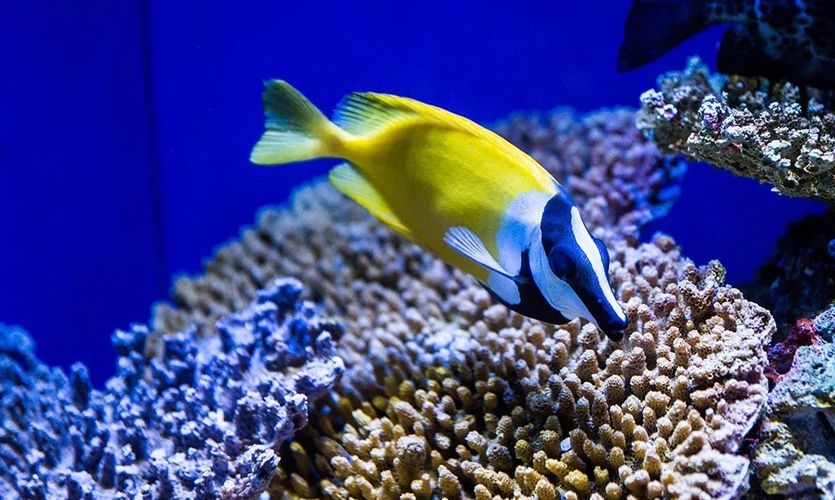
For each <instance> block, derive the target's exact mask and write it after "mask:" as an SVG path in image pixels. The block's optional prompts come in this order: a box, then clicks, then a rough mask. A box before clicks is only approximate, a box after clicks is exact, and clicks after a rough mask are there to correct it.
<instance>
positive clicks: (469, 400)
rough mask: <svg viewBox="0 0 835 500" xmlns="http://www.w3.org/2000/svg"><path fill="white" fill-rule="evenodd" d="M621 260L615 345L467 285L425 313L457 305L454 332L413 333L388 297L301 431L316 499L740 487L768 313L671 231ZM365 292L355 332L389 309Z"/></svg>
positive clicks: (283, 478) (698, 491)
mask: <svg viewBox="0 0 835 500" xmlns="http://www.w3.org/2000/svg"><path fill="white" fill-rule="evenodd" d="M612 253H613V264H612V266H613V268H612V276H613V283H614V286H615V287H616V289H617V290H618V293H619V294H620V297H621V300H622V301H624V302H625V303H626V304H627V309H628V310H629V312H630V313H631V315H632V317H633V318H635V319H634V321H633V324H632V325H631V326H630V329H631V330H632V333H631V335H630V336H629V337H628V340H627V341H625V342H624V343H620V344H615V343H612V342H610V341H608V340H606V339H604V338H603V337H602V335H601V334H600V333H599V332H598V331H597V329H596V328H594V327H593V326H591V325H588V324H585V325H584V324H581V323H580V322H579V321H573V322H571V323H569V324H568V325H565V326H563V327H551V326H546V325H542V324H541V323H538V322H535V321H531V320H528V319H525V318H522V317H520V316H518V315H515V314H513V313H509V312H508V311H507V310H505V309H504V308H502V307H501V306H496V305H492V304H491V302H490V300H489V297H488V296H487V294H486V293H485V292H483V291H482V290H480V289H478V288H475V287H472V286H467V285H466V284H462V287H461V289H460V290H457V291H454V292H453V293H448V292H445V291H444V290H441V289H436V290H435V292H436V294H438V295H439V297H438V298H437V299H436V300H437V303H436V304H429V305H425V306H424V307H423V308H421V309H420V310H421V311H427V312H428V311H431V310H433V309H435V310H438V311H444V315H445V319H444V321H442V322H434V323H433V322H432V321H430V322H429V324H428V325H427V324H424V325H411V326H410V324H409V319H408V318H409V314H408V312H407V311H408V310H409V306H408V305H406V304H396V303H392V304H389V305H388V306H387V309H389V310H387V311H386V313H385V314H383V316H382V318H381V322H380V323H379V324H377V325H375V326H374V327H373V328H370V329H366V330H364V331H359V330H356V335H357V337H358V338H356V339H354V342H355V341H356V340H360V339H362V345H363V348H362V350H361V351H360V352H362V354H363V355H364V359H365V362H363V364H362V365H361V366H362V369H361V370H357V371H355V372H352V375H351V376H349V377H346V378H345V379H344V380H343V383H342V384H341V385H340V386H339V387H338V389H337V395H336V396H334V398H333V399H332V400H331V401H330V403H329V404H328V405H327V408H328V409H329V410H330V411H331V412H333V413H334V415H338V416H339V417H338V418H336V417H333V418H326V419H325V418H323V419H320V420H319V421H316V422H313V425H312V426H311V427H309V428H308V429H306V430H305V431H304V432H303V433H302V434H301V436H300V437H299V442H301V443H303V444H304V445H305V446H304V447H305V449H306V450H307V453H308V457H307V459H306V461H307V462H309V463H316V464H318V465H319V467H318V468H317V474H309V475H307V476H306V477H303V478H302V479H304V482H303V484H304V491H308V492H310V491H316V492H319V493H320V494H323V495H326V496H329V497H336V498H348V497H349V496H350V497H364V498H380V497H391V496H394V495H407V496H409V495H412V496H414V497H416V498H421V497H429V496H431V495H437V494H439V492H442V491H443V490H442V488H446V489H448V490H449V491H452V492H457V494H456V495H455V497H457V496H461V495H463V496H467V497H475V498H492V497H493V496H494V495H500V496H502V497H513V496H516V497H519V496H522V497H530V496H532V495H534V494H537V495H542V496H544V497H548V496H550V495H552V494H553V495H556V494H557V492H563V493H564V494H566V495H567V496H568V497H569V498H570V497H572V496H574V497H577V496H579V497H587V496H589V495H591V494H597V495H602V496H605V497H613V498H618V497H621V496H625V495H627V494H631V495H635V496H637V497H661V496H665V495H669V496H678V497H691V496H696V497H698V496H702V497H710V498H720V497H731V496H734V495H736V494H739V493H741V492H744V490H745V488H746V487H747V478H748V460H747V459H746V458H744V457H743V456H740V455H739V454H738V448H739V445H740V443H741V439H742V437H743V435H745V434H746V433H747V431H748V429H750V427H751V426H752V425H753V423H754V421H755V420H756V419H757V417H758V416H759V414H760V410H761V407H762V405H763V403H764V402H765V398H766V392H767V386H766V380H765V377H764V375H763V369H764V367H765V364H766V359H765V352H764V346H765V345H766V344H767V342H768V340H769V337H770V334H771V332H772V331H773V329H774V323H773V320H772V319H771V318H770V316H769V315H768V313H767V311H765V310H763V309H761V308H759V307H758V306H756V305H754V304H752V303H750V302H747V301H745V300H744V299H743V298H742V296H741V294H740V293H739V292H738V291H737V290H735V289H733V288H730V287H728V286H726V285H724V284H722V281H721V279H722V276H723V272H722V269H721V267H720V266H719V265H718V264H716V263H711V264H710V265H708V266H707V267H705V268H702V269H698V268H696V267H695V266H694V265H693V264H692V263H690V262H689V261H687V260H686V259H683V258H681V257H680V256H679V252H678V248H677V247H676V246H675V244H674V243H673V242H672V241H671V240H670V239H669V238H666V237H660V238H658V239H656V240H655V241H654V242H653V243H652V244H645V245H641V246H640V247H638V248H631V247H630V246H628V245H627V244H625V243H623V242H620V243H617V244H615V245H614V248H613V252H612ZM648 269H650V270H652V271H653V272H648V271H647V270H648ZM448 279H449V280H452V281H455V280H457V279H458V278H457V277H456V276H454V275H450V276H449V277H448ZM685 290H687V291H685ZM367 300H368V302H364V303H363V302H360V303H359V304H357V307H359V310H358V311H357V312H356V313H354V314H355V315H352V316H351V317H349V318H346V321H347V323H348V324H349V325H350V324H356V323H358V322H361V321H363V318H366V317H367V315H373V314H374V313H379V310H378V303H377V301H376V300H375V298H374V297H367ZM433 305H434V307H432V306H433ZM398 309H399V311H398ZM352 344H353V342H352ZM439 346H445V347H444V348H442V349H439ZM349 349H351V350H353V349H355V348H354V347H352V348H349ZM351 357H354V356H351ZM362 374H364V375H365V376H362ZM340 419H343V420H344V421H345V422H346V425H344V428H342V429H340V428H339V426H338V425H336V424H335V423H334V422H335V421H337V420H340ZM441 470H443V471H444V473H443V476H442V475H441V474H440V472H438V473H437V474H436V473H435V471H441ZM293 472H294V471H292V470H289V469H288V470H284V471H283V474H282V475H280V476H279V485H280V486H282V487H283V488H287V489H291V490H293V491H295V492H296V493H298V490H297V489H295V486H294V485H293V483H292V482H290V481H289V476H290V475H291V474H292V473H293ZM318 475H322V476H323V477H324V479H323V480H321V481H320V482H319V483H318V485H317V484H316V482H315V478H316V477H318ZM453 479H454V481H453ZM299 482H301V480H300V479H299V478H297V479H296V483H299ZM445 494H448V493H445Z"/></svg>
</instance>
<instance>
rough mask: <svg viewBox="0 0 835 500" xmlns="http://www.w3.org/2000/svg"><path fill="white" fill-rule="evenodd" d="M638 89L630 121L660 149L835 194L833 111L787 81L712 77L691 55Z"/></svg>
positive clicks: (802, 192) (781, 186) (782, 184)
mask: <svg viewBox="0 0 835 500" xmlns="http://www.w3.org/2000/svg"><path fill="white" fill-rule="evenodd" d="M658 86H659V88H658V89H657V90H649V91H647V92H645V93H644V94H643V95H642V96H641V105H642V107H641V110H640V112H639V114H638V127H639V128H640V129H641V130H642V131H643V132H644V133H646V134H647V135H648V136H650V137H652V139H653V140H654V141H655V142H656V144H658V146H659V147H660V148H661V149H662V150H664V151H673V152H678V153H685V154H687V155H688V156H690V157H692V158H695V159H697V160H700V161H704V162H707V163H710V164H713V165H716V166H718V167H721V168H724V169H727V170H730V171H731V172H733V173H735V174H737V175H742V176H745V177H751V178H754V179H758V180H760V181H762V182H768V183H770V184H772V185H774V188H775V189H776V190H777V191H779V192H780V193H782V194H785V195H790V196H803V197H810V198H819V199H823V200H828V201H829V202H833V201H835V113H833V112H832V111H827V108H825V107H824V106H823V104H822V103H821V102H822V101H824V100H826V99H824V98H823V97H822V96H819V95H817V94H814V95H812V97H811V99H810V100H809V102H808V106H807V108H808V109H804V103H803V99H802V96H801V93H800V90H799V89H798V88H797V87H794V86H792V85H791V84H780V85H774V86H771V87H770V86H769V84H768V82H765V81H761V80H757V79H744V78H725V77H721V76H712V75H710V74H709V72H708V70H707V68H706V67H705V66H704V65H702V64H701V63H700V62H699V61H698V60H697V59H693V60H691V62H690V64H689V66H688V67H687V69H686V70H685V71H683V72H672V73H667V74H665V75H662V76H661V77H660V78H659V84H658Z"/></svg>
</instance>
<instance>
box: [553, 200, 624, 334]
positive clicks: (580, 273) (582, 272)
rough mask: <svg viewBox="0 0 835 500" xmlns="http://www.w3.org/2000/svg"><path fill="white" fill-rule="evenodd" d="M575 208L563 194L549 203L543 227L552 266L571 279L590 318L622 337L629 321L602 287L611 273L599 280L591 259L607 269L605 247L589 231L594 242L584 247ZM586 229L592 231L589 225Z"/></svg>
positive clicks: (558, 273)
mask: <svg viewBox="0 0 835 500" xmlns="http://www.w3.org/2000/svg"><path fill="white" fill-rule="evenodd" d="M572 209H574V204H573V203H572V202H571V199H570V198H569V197H568V196H567V195H562V194H558V195H556V196H554V198H552V199H551V200H549V202H548V203H547V204H546V206H545V210H544V212H543V214H542V222H541V225H540V227H541V229H542V245H543V248H544V250H545V252H546V255H548V262H549V267H550V268H551V270H552V272H554V274H555V275H556V276H557V277H558V278H559V279H561V280H563V281H565V282H566V283H568V285H569V286H570V287H571V289H572V290H573V291H574V293H575V294H576V295H577V297H578V298H579V299H580V301H581V302H582V303H583V305H584V306H585V307H586V309H587V310H588V312H589V314H590V315H591V316H592V318H586V319H594V321H595V322H596V323H597V324H598V325H599V326H600V328H601V329H602V330H603V331H604V333H606V335H608V336H609V337H611V338H616V339H619V338H621V337H622V336H623V334H622V333H619V332H620V330H622V329H624V328H626V326H627V323H626V322H624V321H623V320H622V319H621V317H620V315H619V314H618V311H617V310H616V309H615V308H614V307H613V305H612V304H611V303H610V302H609V301H608V300H607V298H606V294H605V293H604V290H603V289H602V288H601V287H602V286H604V285H605V286H609V281H608V276H602V277H601V279H600V280H599V279H598V276H597V273H596V272H595V269H594V265H592V262H591V260H590V259H599V260H600V262H598V264H599V265H600V267H601V268H602V269H603V272H604V273H605V272H606V265H605V259H603V254H602V250H601V249H600V248H599V247H598V246H597V244H596V242H595V241H594V239H593V237H592V236H591V235H590V234H585V235H583V236H587V237H588V238H590V239H591V242H592V244H591V245H590V248H589V249H588V250H587V251H588V252H589V254H587V253H586V252H585V251H583V248H582V247H581V245H580V244H579V242H578V241H577V237H578V235H576V234H574V230H573V225H572ZM582 230H583V231H586V233H587V232H588V230H587V229H586V228H585V225H583V228H582ZM566 261H568V262H566ZM601 280H602V282H603V284H601Z"/></svg>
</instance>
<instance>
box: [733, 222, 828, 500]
mask: <svg viewBox="0 0 835 500" xmlns="http://www.w3.org/2000/svg"><path fill="white" fill-rule="evenodd" d="M833 242H835V212H833V211H831V210H830V211H829V212H827V213H825V214H821V215H817V216H811V217H807V218H805V219H802V220H800V221H798V222H796V223H794V224H792V225H791V227H790V228H789V231H788V233H787V234H786V235H785V236H784V237H783V238H781V239H780V241H779V242H778V245H777V253H776V254H775V255H774V257H773V258H772V259H771V260H770V261H769V262H768V263H766V264H765V265H764V266H763V267H762V268H761V269H760V271H759V273H758V275H757V279H756V280H755V283H754V284H752V285H751V286H750V287H749V289H750V293H751V295H752V296H753V297H754V298H755V299H756V300H757V301H758V302H759V303H761V304H763V305H765V306H767V307H769V308H770V309H771V310H772V311H773V313H774V316H775V319H776V320H777V322H778V326H779V328H778V335H777V338H778V339H784V340H783V341H782V342H779V343H777V344H775V345H773V346H771V347H770V348H769V351H768V357H769V368H768V370H767V372H766V374H767V376H768V377H769V378H770V379H771V380H772V381H773V382H774V383H775V385H774V389H773V391H772V392H771V394H770V395H769V399H768V403H767V406H766V412H765V415H764V418H763V421H762V424H761V425H760V429H759V436H758V444H757V446H756V447H755V449H754V455H753V456H754V469H755V471H756V473H757V476H758V477H759V479H760V483H761V487H762V489H763V491H764V492H766V493H769V494H783V495H792V496H797V495H803V496H808V497H812V498H817V497H819V496H824V497H830V498H831V497H835V407H833V398H834V397H835V345H834V344H832V341H833V338H834V336H833V335H834V334H835V252H833V249H835V244H833Z"/></svg>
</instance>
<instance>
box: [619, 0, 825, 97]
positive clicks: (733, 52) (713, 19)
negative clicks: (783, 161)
mask: <svg viewBox="0 0 835 500" xmlns="http://www.w3.org/2000/svg"><path fill="white" fill-rule="evenodd" d="M722 23H728V24H730V25H731V26H730V27H729V28H728V29H727V30H726V31H725V33H724V35H723V37H722V41H721V43H720V44H719V54H718V56H717V67H718V69H719V71H720V72H721V73H724V74H729V75H739V76H747V77H764V78H767V79H770V80H774V81H779V80H783V79H786V80H789V81H791V82H793V83H795V84H798V85H802V86H811V87H816V88H820V89H826V90H831V89H835V1H833V0H706V1H703V0H633V2H632V6H631V9H630V11H629V15H628V17H627V21H626V27H625V30H624V40H623V43H622V44H621V47H620V54H619V60H618V69H619V70H620V71H628V70H631V69H634V68H637V67H640V66H643V65H644V64H646V63H648V62H650V61H652V60H654V59H656V58H658V57H659V56H661V55H662V54H664V53H666V52H667V51H669V50H670V49H672V48H673V47H675V46H676V45H678V44H680V43H681V42H683V41H684V40H686V39H687V38H689V37H691V36H693V35H695V34H696V33H698V32H700V31H702V30H703V29H705V28H707V27H708V26H710V25H714V24H722Z"/></svg>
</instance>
